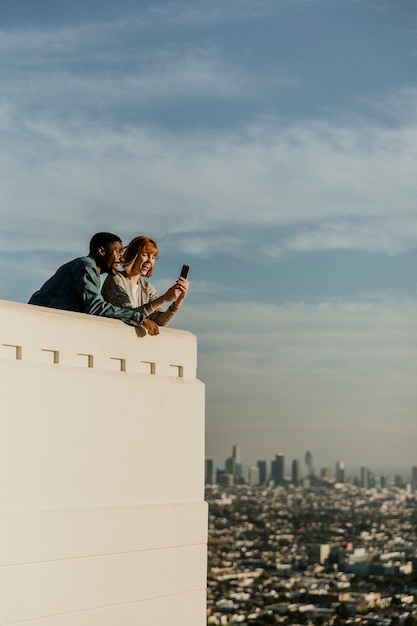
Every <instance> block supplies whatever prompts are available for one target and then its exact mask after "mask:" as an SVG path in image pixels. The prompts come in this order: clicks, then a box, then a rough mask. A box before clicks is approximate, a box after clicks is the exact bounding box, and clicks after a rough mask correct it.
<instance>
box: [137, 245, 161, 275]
mask: <svg viewBox="0 0 417 626" xmlns="http://www.w3.org/2000/svg"><path fill="white" fill-rule="evenodd" d="M157 257H158V255H157V254H155V253H154V252H150V251H149V250H142V251H141V252H139V254H138V257H137V259H136V261H135V263H134V265H133V267H132V270H131V274H135V275H137V274H139V276H147V275H148V274H149V272H150V271H151V270H152V269H153V267H154V265H155V261H156V259H157Z"/></svg>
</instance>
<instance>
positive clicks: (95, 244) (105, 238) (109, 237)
mask: <svg viewBox="0 0 417 626" xmlns="http://www.w3.org/2000/svg"><path fill="white" fill-rule="evenodd" d="M113 241H120V243H122V240H121V239H120V237H119V236H118V235H113V234H112V233H96V234H95V235H93V236H92V237H91V240H90V254H94V253H95V252H97V250H98V249H99V248H102V247H104V246H107V244H109V243H112V242H113Z"/></svg>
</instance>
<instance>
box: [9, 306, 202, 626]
mask: <svg viewBox="0 0 417 626" xmlns="http://www.w3.org/2000/svg"><path fill="white" fill-rule="evenodd" d="M0 391H1V401H0V625H6V624H22V625H23V624H36V626H93V625H94V626H130V625H132V626H133V625H135V626H138V625H139V626H142V625H143V626H147V625H148V624H149V625H151V624H152V626H159V625H161V626H170V625H172V626H203V624H205V623H206V618H205V607H206V540H207V509H206V504H205V502H204V486H203V485H204V386H203V384H202V383H201V382H200V381H198V380H197V379H196V338H195V337H194V336H193V335H191V334H190V333H187V332H184V331H177V330H175V329H171V328H167V329H165V328H162V329H161V334H160V335H159V336H158V337H149V336H145V337H140V336H138V333H137V332H136V330H135V329H134V328H132V327H129V326H127V325H125V324H123V323H122V322H119V321H117V320H110V319H105V318H99V317H94V316H89V315H83V314H78V313H69V312H64V311H56V310H53V309H45V308H42V307H34V306H30V305H24V304H17V303H13V302H6V301H0Z"/></svg>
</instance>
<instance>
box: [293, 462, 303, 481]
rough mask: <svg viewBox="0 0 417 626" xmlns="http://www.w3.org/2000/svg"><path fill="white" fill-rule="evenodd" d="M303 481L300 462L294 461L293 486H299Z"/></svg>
mask: <svg viewBox="0 0 417 626" xmlns="http://www.w3.org/2000/svg"><path fill="white" fill-rule="evenodd" d="M300 480H301V471H300V461H298V460H297V459H294V461H293V462H292V466H291V482H292V484H293V485H299V484H300Z"/></svg>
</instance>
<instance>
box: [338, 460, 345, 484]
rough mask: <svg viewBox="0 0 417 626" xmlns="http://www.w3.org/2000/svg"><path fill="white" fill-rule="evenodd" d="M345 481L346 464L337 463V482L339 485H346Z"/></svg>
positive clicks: (342, 462)
mask: <svg viewBox="0 0 417 626" xmlns="http://www.w3.org/2000/svg"><path fill="white" fill-rule="evenodd" d="M345 480H346V474H345V462H344V461H337V463H336V482H337V483H344V482H345Z"/></svg>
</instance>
